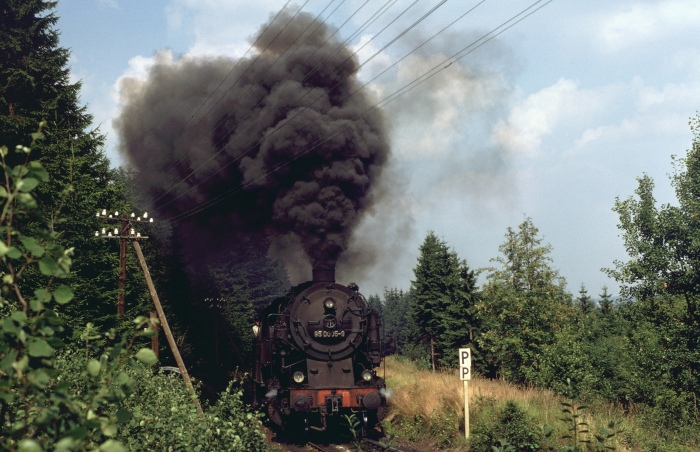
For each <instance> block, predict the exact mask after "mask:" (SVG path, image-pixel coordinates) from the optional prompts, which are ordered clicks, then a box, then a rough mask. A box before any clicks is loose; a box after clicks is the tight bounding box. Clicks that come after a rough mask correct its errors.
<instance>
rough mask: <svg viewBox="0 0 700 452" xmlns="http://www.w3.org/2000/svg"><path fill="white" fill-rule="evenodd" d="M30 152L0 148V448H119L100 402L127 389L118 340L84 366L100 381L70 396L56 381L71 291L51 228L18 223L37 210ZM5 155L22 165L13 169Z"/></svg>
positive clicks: (43, 176)
mask: <svg viewBox="0 0 700 452" xmlns="http://www.w3.org/2000/svg"><path fill="white" fill-rule="evenodd" d="M42 125H43V124H42ZM32 137H33V141H32V144H34V143H36V141H37V140H40V139H42V138H43V133H42V132H41V129H40V130H39V131H38V132H36V133H35V134H33V136H32ZM30 153H31V148H29V147H23V146H18V147H17V148H16V149H15V156H18V155H19V156H21V157H22V158H15V159H9V158H8V157H9V150H8V149H7V148H6V147H4V146H3V147H2V148H0V157H1V159H2V172H3V174H4V179H3V185H2V190H0V194H1V195H2V198H3V200H2V213H1V214H0V236H1V237H2V239H0V243H1V245H0V249H1V250H0V251H1V253H0V254H1V256H0V259H1V260H2V264H1V265H0V273H1V274H2V275H3V279H2V287H1V289H0V290H1V298H0V308H1V311H0V312H2V322H1V324H0V376H1V377H2V379H1V380H0V445H2V447H3V449H5V450H30V449H31V450H41V449H42V448H43V447H46V446H50V447H52V448H53V447H56V448H58V449H67V448H85V447H97V446H100V447H103V448H105V449H109V450H118V449H119V445H118V443H116V442H114V441H113V440H112V439H110V438H111V437H113V436H114V434H115V433H116V419H115V417H114V416H110V415H109V414H108V413H106V412H105V411H104V410H103V406H104V404H105V403H112V402H117V401H119V400H122V399H123V398H124V397H126V396H127V395H128V394H129V393H130V391H131V390H132V389H133V384H132V383H133V380H132V379H130V378H129V377H128V376H127V375H126V374H124V373H123V372H120V371H119V370H118V367H119V366H121V365H123V364H124V363H125V362H128V363H129V364H130V365H132V366H135V367H138V366H139V364H138V360H136V359H133V358H131V357H130V356H128V354H127V351H126V347H125V341H124V340H122V341H120V342H116V343H115V344H114V345H113V346H111V347H109V348H107V349H106V350H105V351H104V353H103V354H102V355H101V356H100V357H99V360H94V361H90V362H89V363H88V365H87V366H86V367H85V368H84V370H83V372H85V373H86V374H87V375H89V378H92V379H95V378H97V377H98V375H99V374H101V372H102V369H104V379H103V380H101V381H100V383H97V384H91V385H89V386H88V387H87V391H86V393H85V394H84V395H83V397H75V396H74V395H73V394H72V393H71V392H70V388H69V387H68V386H67V385H66V384H65V383H62V382H61V381H60V380H58V379H57V378H56V377H57V375H58V373H59V371H58V368H57V366H56V362H55V357H56V350H57V349H59V348H61V347H62V346H63V345H64V342H63V340H62V339H60V337H59V336H60V333H62V332H63V324H64V320H63V318H62V317H61V316H60V315H59V313H58V312H57V309H58V308H59V307H60V306H61V305H64V304H66V303H68V302H69V301H71V299H72V298H73V291H72V289H71V288H70V287H69V286H67V285H65V284H63V283H62V282H61V280H63V279H66V278H67V277H68V276H69V273H70V267H71V263H72V258H71V256H72V253H73V250H72V249H71V248H68V249H65V248H64V247H62V246H61V245H59V244H58V243H56V238H57V235H58V234H57V232H56V231H55V230H53V229H48V228H45V227H42V225H40V224H38V223H36V222H34V223H33V224H32V226H31V228H29V227H27V226H26V224H27V223H26V221H24V220H26V219H28V218H31V215H32V214H33V212H35V211H36V210H37V209H38V204H37V202H36V199H35V197H34V190H35V189H36V188H37V187H38V186H39V184H41V183H45V182H46V181H47V180H48V174H47V172H46V170H45V169H44V168H43V166H42V165H41V164H40V163H38V162H35V161H30V160H29V155H30ZM10 160H18V161H20V162H22V163H19V164H17V165H15V166H12V165H10V164H9V163H8V161H10ZM16 223H20V224H23V225H25V227H24V228H18V227H16ZM27 275H32V277H33V279H34V281H32V282H33V284H31V287H32V288H33V294H32V295H30V294H28V293H27V291H26V287H25V285H24V282H25V280H26V278H27ZM138 326H140V325H137V327H138ZM93 383H94V381H93Z"/></svg>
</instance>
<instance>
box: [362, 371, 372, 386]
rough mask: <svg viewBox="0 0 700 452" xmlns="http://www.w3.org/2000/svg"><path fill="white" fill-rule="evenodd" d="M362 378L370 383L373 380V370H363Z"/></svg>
mask: <svg viewBox="0 0 700 452" xmlns="http://www.w3.org/2000/svg"><path fill="white" fill-rule="evenodd" d="M362 379H363V380H365V381H366V382H368V383H369V382H370V380H372V372H370V371H369V370H365V371H364V372H362Z"/></svg>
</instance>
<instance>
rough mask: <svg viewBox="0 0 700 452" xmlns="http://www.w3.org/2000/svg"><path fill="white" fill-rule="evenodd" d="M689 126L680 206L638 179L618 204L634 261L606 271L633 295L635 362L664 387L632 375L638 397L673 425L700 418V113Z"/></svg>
mask: <svg viewBox="0 0 700 452" xmlns="http://www.w3.org/2000/svg"><path fill="white" fill-rule="evenodd" d="M690 127H691V131H692V132H693V135H694V137H693V143H692V147H691V149H689V150H688V151H687V153H686V156H685V157H684V158H676V157H674V159H673V163H674V168H675V170H674V174H673V175H672V176H671V183H672V185H673V187H674V189H675V193H676V199H677V205H671V204H664V205H661V206H657V203H656V200H655V198H654V195H653V191H654V182H653V180H652V179H651V178H650V177H648V176H646V175H644V176H643V177H641V178H639V179H638V187H637V190H636V191H635V194H636V196H635V197H630V198H628V199H625V200H620V199H617V200H616V201H615V206H614V208H613V210H614V211H615V212H616V213H617V214H618V216H619V219H620V223H619V225H618V228H619V229H620V230H621V231H622V237H623V240H624V244H625V248H626V250H627V253H628V254H629V256H630V258H631V259H630V260H629V261H628V262H621V261H616V262H615V268H614V269H606V270H605V271H606V272H607V273H608V275H610V276H611V277H613V278H615V279H616V280H617V281H618V282H619V283H620V284H621V289H620V291H621V294H622V295H624V296H626V297H628V298H629V299H630V300H634V301H633V302H632V303H631V304H629V305H628V306H626V307H625V309H624V312H623V313H621V314H622V315H623V316H625V318H627V319H629V321H630V322H635V330H634V331H631V332H630V333H628V336H630V339H632V341H631V344H634V347H639V345H643V346H644V350H643V352H642V350H638V351H637V354H635V357H634V364H635V367H637V368H639V369H644V370H643V372H644V374H645V377H646V379H647V380H648V381H655V382H656V384H657V386H654V387H652V386H651V385H649V384H645V382H643V381H640V380H642V379H641V378H639V377H637V376H636V375H635V374H634V373H631V372H630V373H629V374H628V375H626V377H628V380H629V381H630V386H631V387H632V389H633V395H632V398H633V400H634V401H637V402H642V403H645V404H648V405H649V406H651V407H653V410H654V411H655V412H658V416H657V419H658V421H659V422H662V423H663V424H665V425H667V426H668V427H669V428H674V429H675V428H680V426H681V425H682V424H684V423H688V422H695V423H696V424H697V423H698V421H699V420H700V418H698V410H699V409H700V405H699V404H698V401H697V394H698V392H699V391H700V353H698V349H699V347H700V336H698V334H697V328H698V327H699V326H700V285H698V283H697V282H698V280H699V277H700V217H699V214H700V202H699V201H698V199H700V198H699V196H700V115H699V116H696V117H695V118H693V119H691V121H690ZM630 351H631V352H633V351H632V350H630ZM640 352H641V353H640ZM635 377H636V378H635ZM669 423H671V424H674V425H673V426H672V425H668V424H669Z"/></svg>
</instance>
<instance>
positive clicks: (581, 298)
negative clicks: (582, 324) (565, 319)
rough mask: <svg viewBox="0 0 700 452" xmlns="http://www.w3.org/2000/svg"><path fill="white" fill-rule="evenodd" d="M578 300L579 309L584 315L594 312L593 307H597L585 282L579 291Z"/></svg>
mask: <svg viewBox="0 0 700 452" xmlns="http://www.w3.org/2000/svg"><path fill="white" fill-rule="evenodd" d="M576 302H577V303H578V308H579V310H580V311H581V313H582V314H583V315H584V316H587V315H588V314H590V313H591V312H593V309H594V308H595V302H594V301H593V299H592V298H591V297H590V295H588V290H587V289H586V286H585V284H583V283H581V288H580V289H579V291H578V298H576Z"/></svg>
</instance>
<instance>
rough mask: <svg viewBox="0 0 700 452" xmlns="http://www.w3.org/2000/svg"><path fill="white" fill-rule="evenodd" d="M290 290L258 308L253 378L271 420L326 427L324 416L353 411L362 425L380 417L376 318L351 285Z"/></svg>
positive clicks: (321, 283)
mask: <svg viewBox="0 0 700 452" xmlns="http://www.w3.org/2000/svg"><path fill="white" fill-rule="evenodd" d="M314 279H315V280H314V281H311V282H308V283H304V284H301V285H300V286H297V287H295V288H293V289H292V290H291V291H290V293H288V294H287V296H286V297H284V298H282V299H278V300H276V301H275V302H273V303H272V305H270V307H269V308H268V309H267V310H266V311H265V312H264V316H263V319H262V325H261V333H260V335H259V336H258V339H257V340H256V365H255V367H254V379H255V381H256V383H257V385H258V388H259V391H258V399H259V401H260V402H261V403H266V404H267V406H268V414H269V415H270V418H271V419H272V420H273V421H274V422H275V423H277V424H278V425H280V426H282V427H283V428H284V427H289V426H290V425H291V424H294V425H296V424H298V422H299V421H302V422H303V425H304V428H305V430H308V428H312V429H315V430H325V429H326V425H327V418H328V417H339V415H340V414H349V413H358V414H359V415H360V419H361V420H362V421H363V426H364V427H365V430H366V429H370V428H372V427H373V425H374V424H376V422H378V421H379V420H381V419H382V418H383V415H384V406H385V405H386V398H385V397H384V390H383V389H384V388H385V383H384V380H383V379H382V378H380V377H379V376H378V375H377V374H376V368H377V367H378V366H379V365H380V363H381V351H380V335H379V327H380V323H379V318H378V315H377V313H376V311H374V309H372V308H371V307H370V306H369V305H368V303H367V301H366V300H365V298H364V297H363V296H362V295H361V294H360V293H359V291H358V290H357V286H356V285H353V284H351V285H348V286H344V285H341V284H337V283H335V282H334V281H333V280H328V279H329V278H328V277H325V278H323V279H326V280H319V279H320V277H319V275H318V273H317V272H314Z"/></svg>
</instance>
